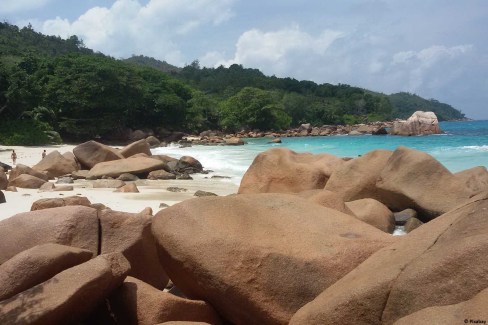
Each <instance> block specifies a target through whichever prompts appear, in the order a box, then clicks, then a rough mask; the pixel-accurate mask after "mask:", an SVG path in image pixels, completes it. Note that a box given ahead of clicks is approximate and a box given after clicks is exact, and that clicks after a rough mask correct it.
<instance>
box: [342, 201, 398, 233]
mask: <svg viewBox="0 0 488 325" xmlns="http://www.w3.org/2000/svg"><path fill="white" fill-rule="evenodd" d="M346 206H347V207H348V208H349V209H351V211H352V212H353V213H354V215H355V216H356V217H357V218H358V219H359V220H361V221H364V222H366V223H367V224H370V225H372V226H373V227H376V228H378V229H379V230H382V231H384V232H387V233H389V234H391V233H393V230H394V229H395V217H394V216H393V212H391V211H390V209H388V207H387V206H385V205H384V204H383V203H381V202H379V201H376V200H374V199H360V200H356V201H351V202H346Z"/></svg>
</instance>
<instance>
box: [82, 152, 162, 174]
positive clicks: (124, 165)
mask: <svg viewBox="0 0 488 325" xmlns="http://www.w3.org/2000/svg"><path fill="white" fill-rule="evenodd" d="M164 166H165V163H164V162H162V161H161V160H159V159H153V158H149V157H132V158H126V159H120V160H116V161H107V162H102V163H99V164H97V165H95V166H94V167H93V168H92V169H90V172H89V173H88V178H100V177H102V176H108V177H114V178H116V177H119V176H120V175H122V174H124V173H130V174H135V175H137V174H143V173H149V172H151V171H153V170H158V169H163V167H164Z"/></svg>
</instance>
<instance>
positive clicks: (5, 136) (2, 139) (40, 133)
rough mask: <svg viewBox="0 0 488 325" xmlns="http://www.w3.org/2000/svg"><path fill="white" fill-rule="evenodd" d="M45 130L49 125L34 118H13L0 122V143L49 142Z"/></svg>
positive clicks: (11, 144)
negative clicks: (12, 119)
mask: <svg viewBox="0 0 488 325" xmlns="http://www.w3.org/2000/svg"><path fill="white" fill-rule="evenodd" d="M45 131H51V129H50V127H49V126H48V125H47V124H45V123H42V122H38V121H34V120H14V121H5V122H1V123H0V143H2V144H3V145H7V146H15V145H16V146H36V145H45V144H48V143H51V141H50V139H49V137H48V136H47V135H46V133H45Z"/></svg>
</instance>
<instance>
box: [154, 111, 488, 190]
mask: <svg viewBox="0 0 488 325" xmlns="http://www.w3.org/2000/svg"><path fill="white" fill-rule="evenodd" d="M440 126H441V129H442V130H443V131H444V134H441V135H430V136H414V137H400V136H390V135H386V136H372V135H361V136H348V135H346V136H329V137H300V138H282V142H283V143H281V144H268V143H267V142H268V141H269V139H265V138H259V139H247V140H246V141H247V142H248V144H247V145H244V146H239V147H230V146H193V147H190V148H178V147H176V146H170V147H164V148H157V149H154V150H153V153H155V154H167V155H170V156H174V157H180V156H183V155H189V156H193V157H195V158H196V159H198V160H199V161H200V162H201V163H202V165H203V166H204V168H205V169H210V170H213V171H214V172H215V174H218V175H225V176H230V177H232V178H231V181H232V182H235V183H237V184H238V183H239V182H240V179H241V178H242V175H244V173H245V171H246V170H247V168H248V167H249V166H250V165H251V163H252V161H253V159H254V157H256V155H257V154H259V153H260V152H263V151H265V150H267V149H269V148H273V147H286V148H289V149H291V150H294V151H296V152H311V153H330V154H333V155H336V156H339V157H357V156H358V155H363V154H365V153H367V152H369V151H371V150H375V149H389V150H395V148H397V147H398V146H405V147H409V148H412V149H417V150H422V151H425V152H427V153H429V154H430V155H432V156H434V157H435V158H436V159H437V160H439V161H440V162H441V163H442V164H443V165H444V166H446V167H447V168H448V169H449V170H450V171H452V172H458V171H461V170H464V169H468V168H471V167H475V166H486V167H488V121H469V122H443V123H441V124H440Z"/></svg>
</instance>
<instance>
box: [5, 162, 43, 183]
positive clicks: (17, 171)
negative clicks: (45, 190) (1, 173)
mask: <svg viewBox="0 0 488 325" xmlns="http://www.w3.org/2000/svg"><path fill="white" fill-rule="evenodd" d="M22 174H27V175H31V176H35V177H37V178H40V179H43V180H45V181H48V180H49V177H48V176H47V174H45V173H42V172H39V171H37V170H35V169H32V168H30V167H29V166H26V165H22V164H17V166H15V168H13V169H12V170H11V171H10V173H9V174H8V180H9V181H12V180H14V179H16V178H17V177H19V176H20V175H22Z"/></svg>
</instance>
